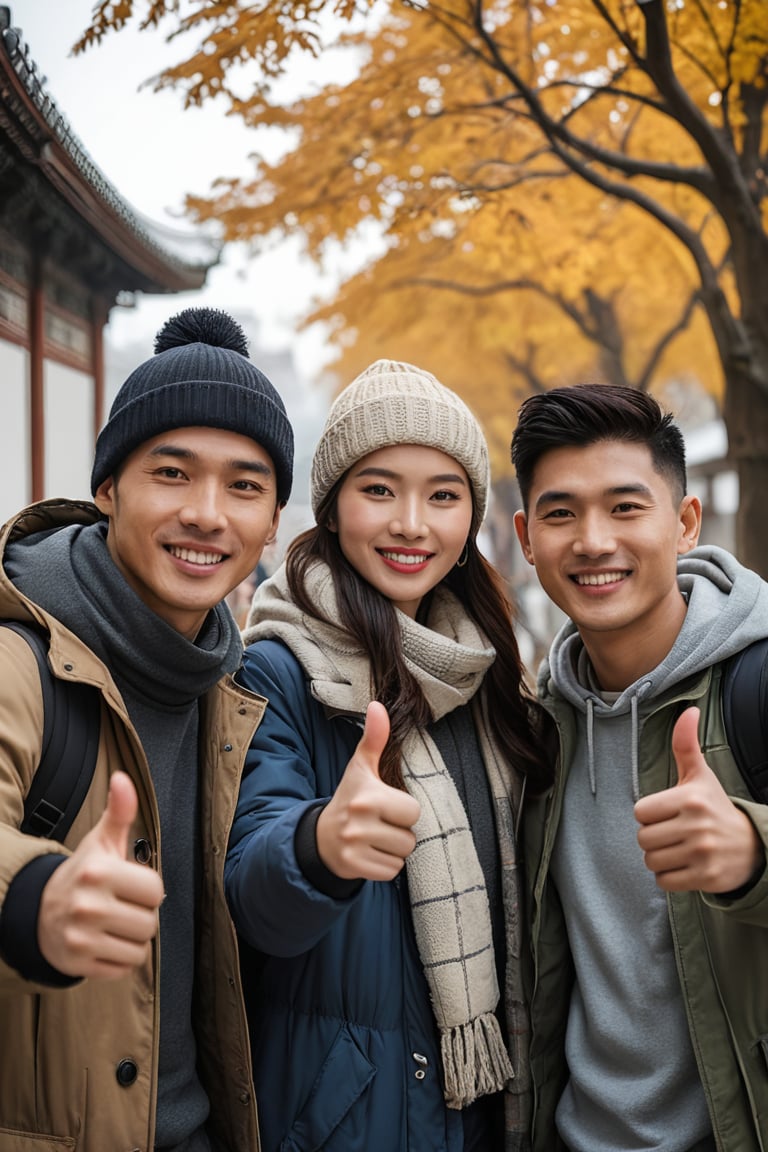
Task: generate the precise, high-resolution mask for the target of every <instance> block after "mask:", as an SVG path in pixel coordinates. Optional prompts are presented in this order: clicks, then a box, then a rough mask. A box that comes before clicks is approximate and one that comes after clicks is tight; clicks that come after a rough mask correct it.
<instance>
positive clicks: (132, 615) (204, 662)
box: [5, 521, 242, 710]
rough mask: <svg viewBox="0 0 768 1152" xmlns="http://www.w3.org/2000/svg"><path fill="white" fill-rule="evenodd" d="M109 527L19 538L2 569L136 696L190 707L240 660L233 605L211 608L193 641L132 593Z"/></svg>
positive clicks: (170, 705) (81, 527)
mask: <svg viewBox="0 0 768 1152" xmlns="http://www.w3.org/2000/svg"><path fill="white" fill-rule="evenodd" d="M106 540H107V524H106V522H105V521H102V522H99V523H97V524H89V525H85V526H84V525H79V524H72V525H69V526H67V527H65V528H59V529H55V530H54V531H51V532H41V533H37V534H35V535H33V536H28V537H26V538H25V539H23V540H19V541H14V543H12V544H10V545H9V546H8V549H7V551H6V557H5V568H6V571H7V573H8V575H9V576H10V578H11V579H12V580H13V583H14V584H15V585H16V587H17V588H18V589H19V590H20V591H21V592H23V593H24V594H25V595H26V596H28V597H29V598H30V600H33V601H34V602H35V603H36V604H39V605H40V606H41V607H42V608H45V609H46V611H48V612H50V613H51V614H52V615H53V616H55V617H56V619H57V620H59V621H61V623H62V624H63V625H64V626H65V627H66V628H69V630H70V631H71V632H74V633H75V635H77V636H79V638H80V639H81V640H83V641H84V643H86V644H87V645H88V647H89V648H91V650H92V651H93V652H95V653H96V655H97V656H98V657H99V658H100V659H101V660H102V661H103V662H104V663H105V664H106V665H107V667H108V668H109V669H110V671H111V672H112V673H113V675H114V676H115V678H116V679H117V680H118V681H123V682H124V683H125V684H126V685H127V686H128V687H129V688H130V690H131V692H132V693H134V694H135V695H136V696H137V697H143V698H145V699H146V700H147V702H149V703H152V704H154V705H159V706H161V707H165V708H168V709H171V710H175V709H181V710H184V709H187V708H189V707H190V705H191V704H192V703H193V702H195V701H196V700H198V699H199V697H200V696H202V695H203V694H204V693H205V692H207V691H208V689H209V688H212V687H213V685H214V684H215V683H216V682H217V680H219V679H220V678H221V677H222V676H223V675H224V674H225V673H226V672H233V671H234V670H235V669H236V668H237V667H238V666H239V664H240V660H241V657H242V644H241V641H240V637H239V635H238V632H237V627H236V625H235V622H234V620H233V619H232V615H231V613H230V611H229V609H228V608H227V607H226V605H224V604H219V605H217V606H216V607H215V608H213V609H211V611H210V612H209V613H208V616H207V618H206V620H205V623H204V624H203V627H202V628H201V630H200V633H199V635H198V636H197V637H196V639H195V641H194V643H192V642H191V641H190V640H187V638H186V637H185V636H182V635H181V633H180V632H177V631H176V629H175V628H173V627H171V625H170V624H167V623H166V622H165V621H164V620H162V619H161V618H160V617H159V616H158V615H157V614H156V613H155V612H153V611H152V610H151V609H150V608H148V607H147V605H146V604H145V603H144V601H143V600H142V599H141V598H140V597H139V596H138V595H137V594H136V592H134V591H133V589H132V588H131V587H130V585H129V584H128V583H127V581H126V580H125V577H124V576H123V575H122V573H121V572H120V570H119V568H118V567H117V566H116V564H115V563H114V561H113V560H112V557H111V556H110V554H109V551H108V549H107V542H106Z"/></svg>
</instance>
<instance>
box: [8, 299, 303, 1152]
mask: <svg viewBox="0 0 768 1152" xmlns="http://www.w3.org/2000/svg"><path fill="white" fill-rule="evenodd" d="M292 471H293V432H292V429H291V425H290V423H289V421H288V418H287V416H286V412H285V407H284V405H283V402H282V400H281V398H280V396H279V395H278V393H277V392H276V390H275V389H274V387H273V386H272V384H271V383H270V382H269V380H268V379H267V378H266V376H264V374H263V373H262V372H260V371H259V370H258V368H256V366H255V365H253V364H252V363H251V362H250V360H249V359H248V355H247V350H246V342H245V337H244V336H243V333H242V330H241V329H240V328H239V326H238V325H237V324H236V323H235V322H234V321H233V320H232V318H231V317H229V316H228V315H226V314H225V313H222V312H218V311H215V310H212V309H187V310H186V311H185V312H182V313H181V314H180V315H178V316H176V317H174V318H173V319H172V320H170V321H169V322H168V323H167V324H166V325H165V326H164V328H163V329H162V330H161V332H160V333H159V334H158V337H157V341H156V345H155V355H154V356H152V357H151V358H150V359H149V360H147V361H145V363H143V364H141V365H139V367H138V368H137V369H136V370H135V371H134V372H133V373H132V374H131V375H130V376H129V377H128V379H127V380H126V381H125V383H124V384H123V386H122V388H121V389H120V391H119V392H118V394H117V397H116V399H115V402H114V404H113V406H112V409H111V412H110V415H109V419H108V421H107V423H106V424H105V426H104V428H103V429H102V431H101V433H100V435H99V437H98V441H97V444H96V452H95V458H94V464H93V471H92V477H91V489H92V494H93V500H94V502H93V503H92V504H91V503H89V502H87V501H73V500H47V501H43V502H41V503H39V504H35V505H32V506H31V507H29V508H27V509H25V510H24V511H22V512H21V513H20V514H19V515H18V516H16V517H14V518H13V519H12V520H11V521H10V522H9V523H8V524H7V525H6V526H5V528H4V529H3V530H2V534H0V558H1V560H2V567H1V568H0V620H2V621H21V622H24V623H27V624H32V625H34V626H35V627H36V628H37V629H38V630H39V631H41V632H42V633H43V634H44V635H45V638H46V641H47V643H48V649H49V655H48V659H49V664H50V667H51V670H52V673H53V675H54V676H55V677H59V678H62V679H67V680H73V681H76V682H80V683H83V684H87V685H90V686H91V687H92V689H93V690H94V691H97V692H98V693H99V710H100V727H99V736H98V754H97V758H96V767H95V771H94V775H93V779H92V781H91V783H90V786H89V788H88V791H87V794H86V796H85V799H84V801H83V803H82V806H81V807H80V809H79V812H78V813H77V816H76V818H75V820H74V823H73V824H72V826H71V828H70V829H69V831H68V832H67V833H66V835H65V836H64V839H63V843H60V842H59V840H58V839H57V838H56V833H55V829H52V830H51V833H50V838H44V837H41V836H34V835H30V834H27V833H26V832H23V831H22V830H21V824H22V818H23V812H24V801H25V797H26V795H27V793H28V791H29V788H30V784H31V782H32V780H33V778H34V774H35V771H36V769H37V766H38V764H39V761H40V758H41V754H42V744H43V715H44V713H43V702H42V693H41V685H40V675H39V672H38V667H37V664H36V661H35V658H34V655H33V654H32V651H31V649H30V647H29V645H28V643H27V641H26V640H25V639H24V638H23V637H22V636H20V635H18V634H17V633H16V632H14V631H12V630H11V629H9V628H0V732H2V738H1V739H0V1048H1V1050H2V1051H3V1052H4V1053H5V1054H6V1056H5V1058H4V1060H3V1071H2V1075H0V1117H2V1123H1V1125H0V1128H1V1131H0V1148H4V1147H5V1144H4V1140H6V1139H10V1144H9V1148H10V1147H14V1148H15V1147H16V1146H17V1144H18V1145H19V1146H20V1145H21V1143H22V1142H24V1141H29V1140H31V1141H32V1142H33V1143H34V1144H35V1146H37V1143H38V1142H39V1143H40V1146H41V1147H42V1144H43V1143H45V1145H46V1147H48V1144H49V1143H50V1144H51V1146H53V1144H54V1143H56V1145H57V1146H58V1144H59V1143H61V1145H62V1147H64V1146H66V1147H70V1146H71V1147H72V1148H75V1147H76V1148H77V1149H78V1152H105V1150H106V1149H110V1150H112V1149H142V1152H143V1150H147V1152H240V1150H243V1152H247V1150H252V1149H253V1150H255V1149H257V1148H258V1126H257V1116H256V1105H255V1100H254V1097H253V1085H252V1079H251V1071H250V1055H249V1045H248V1037H247V1033H246V1029H245V1023H244V1021H245V1016H244V1011H243V1006H242V996H241V988H240V976H239V964H238V954H237V940H236V934H235V932H234V929H233V926H232V923H231V920H230V918H229V914H228V911H227V907H226V903H225V899H224V893H223V886H222V870H223V865H224V856H225V852H226V847H227V841H228V836H229V829H230V825H231V822H232V818H233V815H234V811H235V805H236V802H237V794H238V787H239V781H240V775H241V773H242V768H243V761H244V758H245V753H246V751H247V749H248V746H249V743H250V739H251V736H252V735H253V732H254V730H255V728H256V727H257V725H258V723H259V721H260V719H261V716H262V713H263V710H264V707H265V701H264V700H263V699H262V698H260V697H254V696H252V695H251V694H249V693H248V692H246V691H245V690H243V689H242V688H240V687H239V686H238V685H237V684H236V682H235V681H234V679H233V673H234V672H236V670H237V668H238V667H239V664H240V659H241V640H240V635H239V632H238V630H237V627H236V625H235V622H234V620H233V618H232V616H231V613H230V612H229V609H228V608H227V607H226V605H225V603H224V597H225V596H226V595H227V594H228V593H229V592H230V591H231V590H232V589H233V588H235V587H236V586H237V585H238V584H239V583H240V582H241V581H242V580H243V579H244V578H245V577H246V576H247V575H248V574H249V573H250V572H252V571H253V569H254V568H255V567H256V565H257V563H258V560H259V557H260V556H261V552H262V549H263V547H264V545H265V543H267V542H268V541H270V540H272V539H274V536H275V533H276V531H277V526H278V522H279V518H280V511H281V509H282V507H283V506H284V504H285V502H286V501H287V499H288V497H289V495H290V491H291V481H292ZM25 1146H26V1144H25Z"/></svg>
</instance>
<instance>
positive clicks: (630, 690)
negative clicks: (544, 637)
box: [538, 545, 768, 787]
mask: <svg viewBox="0 0 768 1152" xmlns="http://www.w3.org/2000/svg"><path fill="white" fill-rule="evenodd" d="M678 585H679V587H680V591H681V593H682V594H683V596H684V597H685V599H686V601H687V604H688V608H687V611H686V614H685V619H684V621H683V625H682V627H681V629H680V631H679V633H678V635H677V638H676V639H675V642H674V644H673V646H672V648H671V649H670V651H669V652H668V653H667V655H666V657H665V658H664V659H663V660H662V661H661V663H660V664H658V665H657V667H656V668H653V669H651V670H649V671H648V672H647V673H645V674H644V675H643V676H641V677H639V679H638V680H636V681H635V683H634V684H630V685H629V686H628V687H627V688H626V689H624V691H623V692H620V693H617V694H616V695H615V697H612V696H608V698H607V699H606V698H604V696H602V695H601V694H600V692H599V689H598V687H597V685H596V684H595V682H594V678H593V675H592V671H591V665H590V662H589V659H588V657H587V653H586V650H585V648H584V645H583V643H582V641H581V637H580V636H579V633H578V630H577V629H576V627H575V625H574V624H573V623H572V622H571V621H570V620H569V621H567V622H566V624H565V625H564V626H563V627H562V628H561V629H560V631H559V632H558V634H557V636H556V637H555V639H554V640H553V642H552V647H551V649H550V653H549V658H548V659H547V660H545V661H544V662H543V663H542V666H541V668H540V670H539V678H538V679H539V693H540V696H541V698H542V699H543V700H545V701H546V700H547V699H548V698H549V699H551V698H552V697H553V696H560V697H562V698H564V699H565V700H566V701H567V702H568V703H569V704H571V705H572V706H573V707H574V708H575V709H576V711H577V713H580V714H582V715H583V716H585V718H586V722H585V727H586V738H587V743H588V746H589V762H590V779H591V784H592V786H593V787H594V778H593V774H592V765H593V756H594V748H593V730H594V724H595V722H596V721H599V719H600V717H601V716H609V715H610V716H613V717H618V716H622V715H626V714H630V716H631V730H632V737H631V741H632V769H633V777H635V779H636V772H637V761H638V749H637V742H638V739H639V725H640V716H641V715H642V713H643V711H644V710H646V709H647V705H648V703H649V702H650V701H652V700H654V699H656V698H658V697H659V696H661V695H662V693H665V692H667V691H669V690H670V689H672V688H674V687H675V685H677V684H680V683H682V681H684V680H686V679H688V678H689V677H691V676H694V675H696V674H698V673H701V672H703V671H704V670H705V669H706V668H709V667H711V666H712V665H713V664H718V663H720V662H721V661H723V660H727V659H728V658H729V657H730V656H733V655H734V654H735V653H736V652H740V651H741V650H742V649H743V648H745V647H747V645H749V644H751V643H752V642H753V641H755V640H758V639H761V638H762V637H763V636H767V635H768V584H766V583H765V581H764V580H762V579H761V578H760V577H759V576H758V575H757V573H756V572H752V571H751V570H750V569H749V568H745V567H744V566H743V565H742V564H740V563H739V562H738V560H736V559H735V558H734V557H733V556H732V555H731V554H730V553H729V552H726V551H725V549H723V548H717V547H715V546H711V545H706V546H702V547H699V548H695V549H694V550H693V551H691V552H689V553H688V554H687V555H686V556H683V557H681V558H680V560H679V561H678ZM644 706H645V708H644Z"/></svg>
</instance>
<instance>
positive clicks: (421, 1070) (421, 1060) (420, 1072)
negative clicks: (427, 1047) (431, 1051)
mask: <svg viewBox="0 0 768 1152" xmlns="http://www.w3.org/2000/svg"><path fill="white" fill-rule="evenodd" d="M412 1056H413V1058H414V1060H415V1061H416V1063H417V1064H418V1065H419V1067H418V1068H417V1069H416V1071H415V1072H414V1076H415V1077H416V1079H417V1080H423V1079H424V1077H425V1076H426V1074H427V1067H428V1065H429V1061H428V1060H427V1058H426V1056H422V1054H421V1052H413V1053H412Z"/></svg>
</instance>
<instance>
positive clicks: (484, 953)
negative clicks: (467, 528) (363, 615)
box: [244, 561, 529, 1152]
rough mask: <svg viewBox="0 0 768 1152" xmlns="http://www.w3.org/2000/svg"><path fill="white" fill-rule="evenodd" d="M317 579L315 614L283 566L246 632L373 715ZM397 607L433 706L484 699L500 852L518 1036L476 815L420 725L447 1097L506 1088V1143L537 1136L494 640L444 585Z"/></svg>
mask: <svg viewBox="0 0 768 1152" xmlns="http://www.w3.org/2000/svg"><path fill="white" fill-rule="evenodd" d="M307 591H308V594H309V597H310V599H311V601H312V603H313V605H315V613H316V614H315V615H314V616H312V617H308V616H306V615H305V614H304V613H303V612H301V611H300V609H299V608H298V607H297V606H296V605H295V604H294V602H293V600H292V599H291V595H290V591H289V589H288V585H287V580H286V577H285V568H284V567H283V568H281V569H280V570H279V571H278V572H277V573H276V574H275V576H273V577H272V579H271V580H269V581H266V582H265V583H264V584H262V585H261V586H260V587H259V589H258V590H257V592H256V595H255V597H254V602H253V605H252V608H251V613H250V616H249V619H248V627H247V628H246V630H245V632H244V641H245V643H246V644H250V643H252V642H253V641H254V640H259V639H266V638H268V637H269V638H275V639H279V640H281V641H282V642H283V643H284V644H285V645H286V646H287V647H288V648H290V650H291V651H292V652H293V654H294V656H295V657H296V659H297V660H298V661H299V663H300V664H301V665H302V667H303V669H304V671H305V673H306V675H307V676H308V678H309V680H310V682H311V692H312V696H313V697H314V698H315V699H316V700H318V701H319V702H320V703H322V704H324V705H325V706H327V707H328V708H331V709H333V710H334V711H343V712H350V713H352V714H355V715H358V716H362V715H364V713H365V710H366V708H367V706H368V704H369V703H370V701H371V698H372V697H371V671H370V665H369V662H368V658H367V656H366V655H365V653H364V651H363V650H362V648H361V646H360V643H359V641H358V640H357V639H356V638H355V637H353V636H352V635H350V634H349V633H348V632H346V631H345V630H344V629H343V628H342V627H341V626H340V625H339V624H338V609H337V603H336V594H335V590H334V587H333V581H332V577H331V574H330V571H329V569H328V568H327V567H326V565H325V564H323V563H321V562H320V561H318V562H317V563H316V564H315V565H314V566H313V567H312V569H311V570H310V572H309V573H308V580H307ZM397 619H398V624H399V626H400V629H401V636H402V644H403V652H404V656H405V660H406V663H407V665H408V668H409V670H410V671H411V673H412V674H413V676H414V677H415V679H416V680H417V682H418V684H419V686H420V687H421V689H422V691H423V692H424V695H425V697H426V699H427V702H428V703H429V706H430V708H431V711H432V715H433V719H434V720H439V719H440V718H441V717H442V716H444V715H446V714H447V713H448V712H451V711H452V710H453V709H454V708H458V707H460V706H462V705H464V704H467V703H469V702H470V701H472V707H473V716H474V720H475V725H476V729H477V733H478V738H479V743H480V748H481V752H482V755H483V762H484V764H485V768H486V772H487V775H488V781H489V788H490V792H491V796H492V800H493V807H494V815H495V821H496V829H497V835H498V842H499V850H500V858H501V869H502V892H503V900H504V918H505V927H506V944H507V957H506V960H507V963H506V972H507V975H506V988H505V1012H506V1023H507V1029H508V1034H509V1043H508V1045H506V1046H505V1044H504V1041H503V1038H502V1034H501V1029H500V1028H499V1023H498V1019H497V1017H496V1015H495V1010H496V1007H497V1004H498V1001H499V987H498V981H497V977H496V963H495V957H494V949H493V942H492V933H491V918H490V910H489V906H488V897H487V893H486V889H485V881H484V878H483V873H482V868H481V865H480V862H479V860H478V857H477V851H476V849H475V845H474V842H473V839H472V833H471V831H470V828H469V822H468V819H467V814H466V812H465V809H464V806H463V804H462V802H461V799H460V797H459V794H458V792H457V790H456V787H455V785H454V783H453V780H452V779H451V776H450V773H449V772H448V769H447V768H446V766H445V764H444V763H443V760H442V758H441V756H440V754H439V752H438V750H437V747H436V745H435V743H434V741H433V740H432V738H431V737H430V736H429V734H428V733H427V732H424V731H419V730H416V729H414V731H413V732H412V733H410V734H409V736H408V737H407V738H406V740H405V743H404V746H403V752H402V771H403V777H404V780H405V784H406V787H407V789H408V791H409V792H410V793H411V795H413V796H414V797H415V798H416V799H417V800H418V801H419V803H420V805H421V816H420V819H419V821H418V823H417V825H416V827H415V829H414V832H415V834H416V847H415V849H414V851H413V853H412V854H411V855H410V856H409V857H408V860H407V864H406V867H407V875H408V891H409V895H410V901H411V908H412V912H413V923H414V931H415V935H416V943H417V947H418V951H419V956H420V959H421V962H422V965H423V968H424V973H425V976H426V979H427V983H428V986H429V990H430V994H431V1002H432V1009H433V1012H434V1015H435V1020H436V1022H437V1026H438V1031H439V1034H440V1043H441V1054H442V1061H443V1069H444V1095H445V1100H446V1104H447V1106H448V1107H449V1108H464V1107H466V1106H467V1105H468V1104H470V1103H472V1101H473V1100H475V1099H477V1098H478V1097H479V1096H483V1095H485V1094H488V1093H492V1092H497V1091H500V1090H501V1089H503V1088H506V1089H507V1096H506V1097H505V1103H506V1116H507V1141H506V1145H505V1147H506V1152H516V1150H518V1149H521V1148H524V1147H526V1136H525V1133H526V1130H527V1121H528V1115H529V1109H528V1093H529V1077H528V1065H527V1038H528V1027H527V1015H526V1012H525V1007H524V1003H523V997H522V987H521V985H522V981H521V975H520V915H519V908H518V877H517V867H516V853H515V814H516V813H517V812H518V811H519V807H520V803H521V800H522V795H521V791H522V789H521V782H520V780H519V778H518V776H517V774H516V773H514V772H513V771H511V770H510V766H509V765H508V764H506V763H505V762H504V761H503V759H502V758H501V756H500V755H499V753H498V751H497V749H496V747H495V745H494V742H493V739H492V737H491V734H490V730H489V725H488V722H487V715H486V714H485V710H484V707H483V703H482V693H480V692H479V691H478V690H479V689H480V688H481V686H482V682H483V677H484V675H485V673H486V671H487V669H488V668H489V667H490V665H491V664H492V662H493V660H494V658H495V653H494V650H493V648H492V647H490V646H489V645H488V642H487V640H486V638H485V637H484V636H483V635H482V634H481V633H480V632H479V630H478V629H477V628H476V626H475V625H474V623H473V622H472V621H471V620H470V619H469V617H468V616H467V614H466V612H465V610H464V608H463V607H462V606H461V604H460V603H459V601H458V600H457V599H456V598H455V596H454V595H453V594H452V593H451V592H449V591H448V590H447V589H445V588H441V587H438V588H437V589H436V590H435V593H434V594H433V598H432V604H431V607H430V615H429V620H428V622H427V626H424V625H422V624H418V623H416V622H415V621H414V620H411V619H410V617H408V616H405V615H404V614H403V613H400V612H398V613H397Z"/></svg>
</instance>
